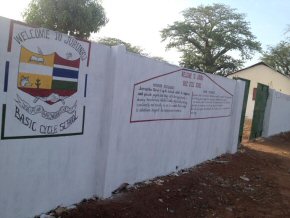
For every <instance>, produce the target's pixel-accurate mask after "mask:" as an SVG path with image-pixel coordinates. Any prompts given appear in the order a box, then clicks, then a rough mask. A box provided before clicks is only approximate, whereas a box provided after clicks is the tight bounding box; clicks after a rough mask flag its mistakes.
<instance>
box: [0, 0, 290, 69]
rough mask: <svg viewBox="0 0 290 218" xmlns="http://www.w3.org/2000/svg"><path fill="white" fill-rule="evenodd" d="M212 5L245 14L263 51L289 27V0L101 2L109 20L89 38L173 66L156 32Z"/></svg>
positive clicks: (14, 7)
mask: <svg viewBox="0 0 290 218" xmlns="http://www.w3.org/2000/svg"><path fill="white" fill-rule="evenodd" d="M28 2H29V0H21V1H19V0H9V1H6V2H5V4H2V5H1V8H0V16H4V17H8V18H12V19H16V20H22V17H21V12H23V10H24V8H25V7H27V5H28ZM213 3H223V4H226V5H229V6H230V7H232V8H236V9H237V12H239V13H245V14H246V20H247V21H248V22H250V27H251V30H252V32H253V34H254V35H255V36H256V37H257V40H258V41H260V42H261V43H262V46H263V48H264V49H266V48H267V45H275V44H277V43H278V42H279V41H281V40H283V39H285V38H286V35H284V32H285V30H286V27H287V25H288V24H290V0H264V1H262V0H255V1H254V0H146V1H143V0H122V1H117V0H102V4H103V6H104V8H105V10H106V13H107V16H108V18H109V20H110V21H109V23H108V24H107V25H106V26H105V27H104V28H102V29H101V31H100V32H99V33H97V34H94V35H93V39H98V38H100V37H116V38H119V39H121V40H123V41H126V42H129V43H131V44H133V45H138V46H141V47H142V48H144V49H145V52H147V53H149V54H151V55H153V56H161V57H164V58H165V59H166V60H168V61H169V62H171V63H174V64H177V63H178V59H179V56H180V54H179V53H178V52H177V51H175V50H174V49H171V50H169V51H168V50H167V51H166V50H165V44H164V43H161V38H160V30H161V29H162V28H165V27H166V26H167V25H168V24H172V23H173V22H174V21H176V20H180V19H182V16H181V13H180V12H181V11H182V10H184V9H186V8H188V7H196V6H198V5H200V4H203V5H208V4H213ZM288 36H290V33H289V34H288ZM259 56H260V55H259V54H256V55H255V57H254V59H253V60H251V61H247V63H246V64H245V67H246V66H249V65H251V64H254V63H256V62H258V61H259Z"/></svg>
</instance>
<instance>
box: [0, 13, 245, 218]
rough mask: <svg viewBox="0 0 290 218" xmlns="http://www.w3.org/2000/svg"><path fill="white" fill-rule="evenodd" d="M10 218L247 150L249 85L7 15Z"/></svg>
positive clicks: (4, 97) (2, 182)
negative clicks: (244, 123) (244, 120)
mask: <svg viewBox="0 0 290 218" xmlns="http://www.w3.org/2000/svg"><path fill="white" fill-rule="evenodd" d="M0 29H1V33H0V69H1V73H0V105H1V108H0V110H1V116H0V124H1V126H0V127H1V130H0V132H1V141H0V217H5V218H14V217H17V218H19V217H32V216H34V215H36V214H40V213H43V212H46V211H49V210H51V209H53V208H55V207H56V206H58V205H63V206H67V205H71V204H74V203H77V202H79V201H81V200H82V199H84V198H89V197H92V196H94V195H97V196H99V197H109V196H110V195H111V192H112V191H113V190H114V189H116V188H117V187H119V185H120V184H122V183H124V182H127V183H130V184H133V183H135V182H139V181H143V180H146V179H150V178H153V177H156V176H161V175H166V174H169V173H171V172H173V171H176V170H180V169H183V168H188V167H191V166H194V165H196V164H198V163H201V162H203V161H205V160H209V159H212V158H214V157H216V156H219V155H221V154H224V153H226V152H229V153H234V152H236V150H237V143H238V133H239V123H240V116H241V108H242V102H243V93H244V82H242V81H236V80H231V79H227V78H223V77H219V76H215V75H211V74H205V73H199V72H195V71H191V70H187V69H181V68H179V67H178V66H174V65H170V64H167V63H166V62H160V61H157V60H154V59H150V58H147V57H142V56H139V55H136V54H132V53H129V52H127V51H126V50H125V48H124V47H123V46H117V47H107V46H104V45H100V44H96V43H91V42H87V41H81V40H77V39H75V38H73V37H70V36H68V35H65V34H62V33H58V32H54V31H51V30H48V29H44V28H32V27H29V26H27V25H25V24H22V23H19V22H17V21H12V20H8V19H5V18H2V17H0Z"/></svg>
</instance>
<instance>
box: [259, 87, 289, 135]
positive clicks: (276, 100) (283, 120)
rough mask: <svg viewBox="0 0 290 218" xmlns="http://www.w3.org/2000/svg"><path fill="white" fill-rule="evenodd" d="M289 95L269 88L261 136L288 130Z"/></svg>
mask: <svg viewBox="0 0 290 218" xmlns="http://www.w3.org/2000/svg"><path fill="white" fill-rule="evenodd" d="M289 117H290V96H289V95H286V94H283V93H281V92H277V91H275V90H274V89H269V97H268V100H267V105H266V110H265V115H264V123H263V137H268V136H272V135H276V134H279V133H281V132H288V131H290V122H289Z"/></svg>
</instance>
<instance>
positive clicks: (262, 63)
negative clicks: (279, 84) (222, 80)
mask: <svg viewBox="0 0 290 218" xmlns="http://www.w3.org/2000/svg"><path fill="white" fill-rule="evenodd" d="M258 65H264V66H266V67H268V68H270V69H271V70H273V71H275V72H277V73H279V74H281V75H282V76H285V77H286V78H287V79H290V77H289V76H286V75H285V74H283V73H280V72H278V71H277V70H275V69H273V67H271V66H269V65H268V64H266V63H265V62H263V61H261V62H258V63H256V64H254V65H251V66H249V67H246V68H243V69H241V70H238V71H236V72H233V73H230V74H229V75H228V76H230V75H234V74H236V73H239V72H241V71H244V70H247V69H250V68H253V67H256V66H258Z"/></svg>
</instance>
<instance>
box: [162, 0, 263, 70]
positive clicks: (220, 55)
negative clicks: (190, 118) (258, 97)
mask: <svg viewBox="0 0 290 218" xmlns="http://www.w3.org/2000/svg"><path fill="white" fill-rule="evenodd" d="M183 17H184V20H183V21H176V22H174V24H173V25H169V26H168V27H167V28H165V29H163V30H162V31H161V37H162V40H163V41H165V40H167V42H168V44H167V48H177V49H178V50H179V51H181V52H182V53H183V56H182V59H181V62H180V64H181V65H183V66H185V67H188V68H192V69H197V70H201V71H205V72H208V73H215V74H222V75H226V74H227V73H228V72H230V71H234V70H237V69H238V68H239V67H241V66H242V64H243V63H244V61H245V60H247V59H250V58H251V57H252V55H253V54H254V52H255V51H260V49H261V45H260V43H259V42H257V41H256V40H255V39H256V37H255V36H254V35H253V34H252V33H251V31H250V28H249V23H248V22H246V21H245V15H244V14H240V13H237V12H236V10H235V9H232V8H230V7H228V6H226V5H222V4H213V5H212V6H202V5H201V6H198V7H197V8H188V9H186V10H185V11H183ZM233 52H236V53H237V54H238V56H239V58H234V57H233V56H232V55H230V54H231V53H233Z"/></svg>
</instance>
